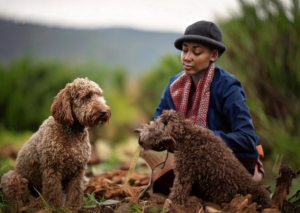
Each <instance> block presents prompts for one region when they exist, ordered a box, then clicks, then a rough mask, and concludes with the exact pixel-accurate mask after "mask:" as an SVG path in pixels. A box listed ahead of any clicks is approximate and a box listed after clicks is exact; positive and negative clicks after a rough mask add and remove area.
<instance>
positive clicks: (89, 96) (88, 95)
mask: <svg viewBox="0 0 300 213" xmlns="http://www.w3.org/2000/svg"><path fill="white" fill-rule="evenodd" d="M91 97H92V95H91V94H90V93H89V94H87V95H86V96H84V99H86V100H89V99H91Z"/></svg>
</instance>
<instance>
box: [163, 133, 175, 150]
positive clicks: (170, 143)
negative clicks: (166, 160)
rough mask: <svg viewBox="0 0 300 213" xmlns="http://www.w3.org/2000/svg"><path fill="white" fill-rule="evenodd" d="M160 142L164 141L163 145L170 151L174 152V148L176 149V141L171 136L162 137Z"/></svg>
mask: <svg viewBox="0 0 300 213" xmlns="http://www.w3.org/2000/svg"><path fill="white" fill-rule="evenodd" d="M160 143H162V144H163V147H164V148H165V149H167V150H168V151H169V152H174V150H176V141H175V140H174V138H173V137H171V136H170V137H164V138H162V139H161V141H160Z"/></svg>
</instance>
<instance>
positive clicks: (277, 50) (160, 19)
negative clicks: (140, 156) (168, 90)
mask: <svg viewBox="0 0 300 213" xmlns="http://www.w3.org/2000/svg"><path fill="white" fill-rule="evenodd" d="M199 20H210V21H214V22H216V23H217V24H218V25H219V26H220V28H221V29H222V32H223V42H224V44H225V45H226V46H227V50H226V52H225V54H224V55H222V57H221V58H220V59H219V60H218V61H217V65H219V66H222V67H223V68H224V69H226V70H228V71H229V72H231V73H232V74H234V75H235V76H236V77H237V78H238V79H239V80H240V81H241V82H242V83H243V86H244V88H245V90H246V96H247V104H248V106H249V108H250V110H251V114H252V116H253V121H254V126H255V129H256V131H257V134H258V135H259V136H260V144H262V145H263V148H264V151H265V157H264V158H263V163H264V166H265V170H266V177H265V179H264V183H265V184H266V185H270V186H271V190H272V191H273V192H274V189H275V178H276V177H277V175H278V170H279V168H280V165H281V164H286V165H288V166H290V167H291V168H292V169H294V170H296V169H299V168H300V146H299V145H300V135H299V132H300V108H299V106H300V100H299V92H300V60H299V58H300V1H299V0H264V1H260V0H257V1H255V0H252V1H251V0H226V1H217V0H215V1H213V0H210V1H205V0H198V1H192V0H185V1H174V0H172V1H171V0H163V1H160V2H159V3H156V1H150V0H149V1H148V0H145V1H135V0H126V1H125V0H124V1H118V0H110V1H102V0H98V1H97V0H94V1H92V0H90V1H83V0H73V1H69V0H63V1H61V0H60V1H58V0H52V1H38V0H27V1H22V0H0V177H1V176H2V174H3V173H5V172H7V171H8V170H10V169H12V168H13V166H14V160H15V157H16V154H17V151H18V150H19V149H20V147H21V146H22V144H23V143H24V142H25V141H26V140H27V139H28V138H29V137H30V136H31V134H32V133H33V132H35V131H36V130H37V129H38V127H39V125H40V124H41V123H42V121H43V120H44V119H46V118H47V117H48V116H49V115H50V112H49V110H50V106H51V103H52V100H53V97H54V96H55V95H56V94H57V93H58V92H59V91H60V90H61V89H62V88H64V86H65V84H66V83H68V82H71V81H73V80H74V79H75V78H77V77H88V78H89V79H91V80H93V81H95V82H97V83H98V84H99V85H100V87H101V88H102V89H103V90H104V96H105V98H106V100H107V103H108V105H110V107H111V109H112V118H111V121H110V123H109V125H106V126H103V127H101V128H92V129H90V136H91V143H92V144H93V148H94V155H93V156H94V158H93V160H94V162H93V164H94V166H93V167H91V171H92V172H94V173H99V172H101V171H104V170H109V169H114V168H117V167H122V166H124V165H125V166H126V165H128V164H129V163H130V160H131V158H132V155H133V152H134V151H135V149H136V147H137V135H136V134H135V133H134V132H133V130H134V129H135V128H138V127H140V124H141V123H144V122H148V121H149V120H151V119H152V117H153V114H154V110H155V108H156V106H157V105H158V103H159V101H160V96H161V93H162V91H163V89H164V88H165V87H166V85H167V84H168V81H169V78H170V77H171V76H172V75H174V74H176V73H178V72H180V71H181V70H182V66H181V63H180V52H179V51H177V50H176V49H175V48H174V46H173V42H174V41H175V39H176V38H178V37H179V36H180V35H181V34H183V32H184V30H185V28H186V27H187V26H188V25H190V24H192V23H194V22H196V21H199ZM299 188H300V181H299V180H297V179H296V180H294V182H293V185H292V190H291V195H293V194H294V192H295V191H297V190H298V189H299Z"/></svg>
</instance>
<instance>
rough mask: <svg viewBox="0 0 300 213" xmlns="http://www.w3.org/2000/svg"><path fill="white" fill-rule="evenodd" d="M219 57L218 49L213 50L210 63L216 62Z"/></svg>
mask: <svg viewBox="0 0 300 213" xmlns="http://www.w3.org/2000/svg"><path fill="white" fill-rule="evenodd" d="M218 57H219V51H218V50H217V49H214V50H212V55H211V57H210V61H212V62H215V61H216V60H217V59H218Z"/></svg>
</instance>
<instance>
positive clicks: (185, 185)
mask: <svg viewBox="0 0 300 213" xmlns="http://www.w3.org/2000/svg"><path fill="white" fill-rule="evenodd" d="M178 171H180V172H178ZM174 173H175V179H174V184H173V187H172V189H171V194H170V195H169V199H170V200H171V201H172V203H174V204H180V205H184V204H185V201H186V199H187V197H188V196H189V195H190V191H191V188H192V181H191V180H190V178H189V177H190V174H189V173H186V171H181V170H178V169H177V168H175V169H174Z"/></svg>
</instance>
